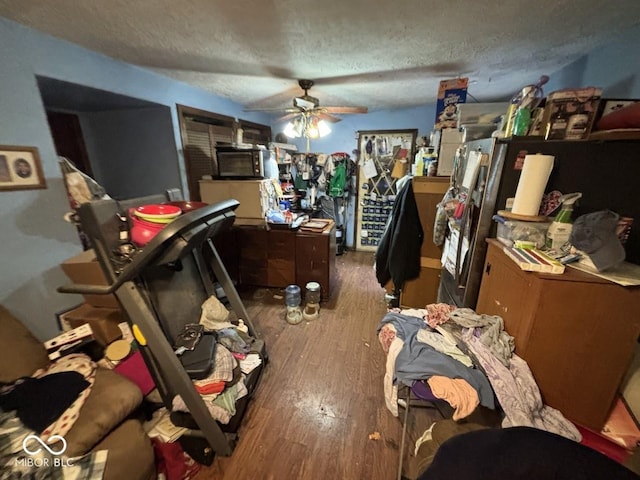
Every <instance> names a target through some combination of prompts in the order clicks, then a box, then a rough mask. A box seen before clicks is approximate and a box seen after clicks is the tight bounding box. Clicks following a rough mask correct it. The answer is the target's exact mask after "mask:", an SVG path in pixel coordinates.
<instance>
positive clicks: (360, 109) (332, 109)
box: [322, 107, 369, 115]
mask: <svg viewBox="0 0 640 480" xmlns="http://www.w3.org/2000/svg"><path fill="white" fill-rule="evenodd" d="M322 108H323V110H325V111H326V112H327V113H337V114H338V115H341V114H342V115H344V114H347V113H367V112H368V111H369V109H368V108H367V107H322Z"/></svg>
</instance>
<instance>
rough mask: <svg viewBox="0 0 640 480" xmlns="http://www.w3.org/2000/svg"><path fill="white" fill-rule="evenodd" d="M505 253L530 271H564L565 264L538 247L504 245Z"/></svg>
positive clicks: (558, 272) (522, 267)
mask: <svg viewBox="0 0 640 480" xmlns="http://www.w3.org/2000/svg"><path fill="white" fill-rule="evenodd" d="M503 250H504V253H506V254H507V256H508V257H509V258H511V260H513V261H514V262H516V264H517V265H518V266H519V267H520V268H521V269H522V270H527V271H529V272H543V273H555V274H560V273H564V265H563V264H562V263H560V262H559V261H557V260H555V259H554V258H551V257H550V256H548V255H547V254H545V253H544V252H542V251H541V250H538V249H537V248H531V249H529V248H516V247H504V248H503Z"/></svg>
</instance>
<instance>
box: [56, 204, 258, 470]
mask: <svg viewBox="0 0 640 480" xmlns="http://www.w3.org/2000/svg"><path fill="white" fill-rule="evenodd" d="M166 201H167V198H166V197H165V196H164V195H151V196H146V197H140V198H134V199H129V200H124V201H116V200H113V199H107V200H98V201H95V202H89V203H85V204H83V205H81V206H80V207H79V208H78V210H77V213H78V217H79V219H80V223H81V226H82V230H83V231H84V232H85V234H86V235H87V237H88V238H89V240H90V243H91V245H92V246H93V248H94V250H95V253H96V257H97V260H98V262H99V264H100V266H101V268H102V270H103V271H104V274H105V277H106V278H107V281H108V283H109V284H108V285H80V284H71V285H65V286H61V287H59V288H58V291H59V292H62V293H78V294H111V293H113V294H115V296H116V298H117V299H118V301H119V303H120V304H121V306H122V308H123V310H124V312H125V313H126V316H127V317H128V322H129V324H130V326H131V327H132V331H133V332H134V334H135V333H136V331H137V332H139V334H141V335H137V338H136V340H138V344H139V349H140V351H141V353H142V356H143V358H144V360H145V364H146V365H147V368H148V369H149V372H150V373H151V375H152V377H153V379H154V381H155V384H156V387H157V389H158V392H159V394H160V396H161V398H162V400H163V403H164V405H165V406H166V408H167V410H169V411H170V412H171V411H172V401H173V398H174V396H175V395H180V396H181V397H182V399H183V400H184V402H185V404H186V405H187V408H188V409H189V413H186V412H172V413H171V420H172V422H173V423H174V424H175V425H177V426H181V427H186V428H187V429H188V430H187V432H186V433H185V434H184V435H183V436H182V437H180V440H179V441H180V443H181V445H182V447H183V449H184V450H185V451H186V452H187V453H188V454H189V455H190V456H191V457H192V458H194V460H196V461H198V462H199V463H202V464H205V465H210V464H211V463H212V462H213V458H214V456H215V455H216V454H220V455H223V456H228V455H231V453H232V452H233V449H234V447H235V444H236V442H237V429H238V427H239V426H240V424H241V421H242V417H243V415H244V412H245V409H246V406H247V403H248V401H249V399H250V397H251V395H252V393H253V392H254V390H255V388H256V387H257V384H258V382H259V379H260V376H261V374H262V370H263V367H264V366H265V365H266V361H267V352H266V348H265V344H264V341H263V340H262V338H261V335H260V332H259V331H258V329H257V328H256V326H255V324H254V323H253V322H252V321H251V319H250V318H249V315H248V314H247V311H246V309H245V307H244V305H243V303H242V301H241V299H240V296H239V295H238V292H237V290H236V289H235V286H234V284H233V282H232V280H231V278H230V277H229V275H228V273H227V270H226V269H225V267H224V265H223V263H222V261H221V259H220V256H219V254H218V251H217V250H216V248H215V246H214V243H213V238H214V237H215V236H216V235H218V234H219V233H221V232H223V231H225V230H228V229H230V228H231V226H232V225H233V222H234V220H235V213H234V211H235V209H236V208H237V207H238V205H239V203H238V201H237V200H226V201H223V202H219V203H216V204H212V205H208V206H206V207H202V208H200V209H197V210H193V211H191V212H188V213H183V214H182V215H180V216H179V217H177V218H176V219H175V220H173V221H172V222H171V223H169V224H167V225H166V227H164V228H163V229H162V230H161V231H160V232H159V233H158V234H157V235H156V236H155V237H154V238H153V239H151V241H150V242H149V243H147V244H146V245H145V246H144V247H142V248H140V249H135V250H134V251H130V252H125V253H123V252H122V249H121V248H120V247H121V245H120V237H119V232H120V226H121V222H122V220H121V218H127V217H126V214H127V212H128V211H129V209H130V208H135V207H138V206H141V205H146V204H153V203H163V202H166ZM216 282H218V283H219V284H220V285H221V286H222V288H223V289H224V292H225V293H226V296H227V299H228V301H229V304H230V306H231V309H232V310H233V311H234V312H235V314H236V315H237V317H238V318H241V319H243V320H244V322H245V324H246V325H247V327H248V330H249V335H250V336H251V337H253V339H254V340H253V342H252V343H251V352H255V353H258V354H259V355H260V358H261V359H262V364H261V365H260V366H258V367H257V368H255V369H254V370H253V371H252V372H251V373H250V374H249V375H248V376H247V377H246V378H245V385H246V387H247V390H248V391H249V394H248V395H247V396H245V397H244V398H242V399H240V400H238V401H237V402H236V414H235V415H234V416H233V417H232V418H231V421H230V422H229V424H226V425H223V424H221V423H219V422H217V421H216V420H215V419H213V418H212V417H211V415H210V414H209V411H208V410H207V407H206V405H205V403H204V401H203V400H202V397H201V396H200V395H199V394H198V392H197V391H196V390H195V388H194V386H193V378H198V377H194V376H193V375H191V376H190V373H191V372H190V373H188V372H187V370H186V369H185V367H184V366H183V363H182V361H181V358H179V357H178V355H177V354H176V352H175V349H174V345H175V340H176V338H177V336H178V335H180V334H181V332H183V331H184V328H185V325H187V324H193V323H198V321H199V319H200V315H201V306H202V304H203V302H204V301H205V300H207V299H208V298H209V297H211V296H212V295H215V283H216ZM205 337H206V335H203V337H202V338H203V339H204V338H205ZM200 344H202V345H203V348H202V349H200V348H199V347H198V348H196V351H200V357H201V358H200V359H199V360H200V361H202V360H203V358H204V361H205V362H206V361H211V362H213V358H214V357H213V355H214V350H215V348H214V347H215V339H214V341H213V342H211V339H210V338H209V339H208V342H203V341H200V343H199V345H200ZM202 354H204V357H202ZM207 355H208V357H207ZM205 367H207V366H206V365H205ZM205 370H206V368H205Z"/></svg>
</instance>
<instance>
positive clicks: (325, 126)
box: [318, 120, 331, 137]
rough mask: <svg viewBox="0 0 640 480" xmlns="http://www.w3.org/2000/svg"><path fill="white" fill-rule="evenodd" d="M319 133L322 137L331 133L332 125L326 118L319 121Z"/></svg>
mask: <svg viewBox="0 0 640 480" xmlns="http://www.w3.org/2000/svg"><path fill="white" fill-rule="evenodd" d="M318 133H319V135H320V136H321V137H326V136H327V135H329V134H330V133H331V127H330V126H329V123H328V122H326V121H324V120H320V121H319V122H318Z"/></svg>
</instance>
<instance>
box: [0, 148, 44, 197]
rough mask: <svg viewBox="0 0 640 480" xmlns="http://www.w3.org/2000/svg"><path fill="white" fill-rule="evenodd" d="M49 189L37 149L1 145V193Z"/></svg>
mask: <svg viewBox="0 0 640 480" xmlns="http://www.w3.org/2000/svg"><path fill="white" fill-rule="evenodd" d="M35 188H47V184H46V181H45V178H44V175H43V173H42V163H41V161H40V155H39V153H38V149H37V148H36V147H21V146H15V145H0V191H2V190H30V189H35Z"/></svg>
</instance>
